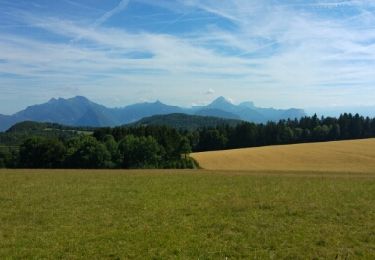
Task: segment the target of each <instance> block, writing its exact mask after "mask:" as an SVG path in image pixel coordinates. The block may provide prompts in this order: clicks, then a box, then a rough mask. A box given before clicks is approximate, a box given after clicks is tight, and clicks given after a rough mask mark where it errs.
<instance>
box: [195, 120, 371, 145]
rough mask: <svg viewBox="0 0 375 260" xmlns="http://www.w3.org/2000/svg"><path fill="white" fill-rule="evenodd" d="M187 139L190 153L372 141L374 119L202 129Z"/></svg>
mask: <svg viewBox="0 0 375 260" xmlns="http://www.w3.org/2000/svg"><path fill="white" fill-rule="evenodd" d="M190 135H191V138H190V140H191V143H192V147H193V151H210V150H220V149H235V148H245V147H256V146H266V145H278V144H294V143H308V142H324V141H336V140H348V139H360V138H370V137H375V119H374V118H373V119H370V118H368V117H366V118H365V117H362V116H359V115H358V114H356V115H352V114H343V115H341V116H340V117H339V118H332V117H326V118H325V117H322V118H319V117H317V116H316V115H314V116H312V117H303V118H301V119H299V120H297V119H295V120H281V121H279V122H278V123H275V122H269V123H267V124H253V123H243V124H239V125H237V126H235V127H227V126H220V127H216V128H205V129H200V130H198V131H197V132H196V133H194V132H193V133H190Z"/></svg>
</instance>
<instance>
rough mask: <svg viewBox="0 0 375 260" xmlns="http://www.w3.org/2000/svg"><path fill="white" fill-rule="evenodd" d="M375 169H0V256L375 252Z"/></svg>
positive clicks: (369, 255)
mask: <svg viewBox="0 0 375 260" xmlns="http://www.w3.org/2000/svg"><path fill="white" fill-rule="evenodd" d="M374 205H375V175H373V174H371V173H357V174H351V173H342V174H340V173H337V172H336V173H329V172H327V173H322V172H266V171H264V172H245V171H238V172H237V171H207V170H196V171H194V170H188V171H182V170H180V171H178V170H170V171H147V170H145V171H142V170H140V171H105V170H103V171H99V170H98V171H89V170H66V171H65V170H60V171H59V170H56V171H54V170H2V171H0V209H1V210H0V258H1V259H4V258H38V259H39V258H48V259H50V258H69V259H77V258H86V259H93V258H94V259H95V258H104V259H150V258H152V259H170V258H178V259H226V258H228V259H238V258H251V259H359V258H362V259H373V257H374V256H375V206H374Z"/></svg>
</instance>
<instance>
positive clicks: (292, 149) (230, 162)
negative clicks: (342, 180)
mask: <svg viewBox="0 0 375 260" xmlns="http://www.w3.org/2000/svg"><path fill="white" fill-rule="evenodd" d="M374 147H375V139H362V140H352V141H337V142H325V143H307V144H295V145H281V146H266V147H257V148H246V149H236V150H227V151H215V152H203V153H194V154H192V155H191V156H192V157H193V158H194V159H195V160H197V161H198V163H199V165H200V166H201V167H202V168H204V169H207V170H238V171H242V170H244V171H247V170H254V171H263V170H264V171H339V172H372V173H375V149H374Z"/></svg>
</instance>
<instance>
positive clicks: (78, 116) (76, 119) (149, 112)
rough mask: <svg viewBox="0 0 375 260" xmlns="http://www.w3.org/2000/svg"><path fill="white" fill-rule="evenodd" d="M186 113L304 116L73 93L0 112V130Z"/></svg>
mask: <svg viewBox="0 0 375 260" xmlns="http://www.w3.org/2000/svg"><path fill="white" fill-rule="evenodd" d="M176 113H178V114H188V115H197V116H211V117H219V118H226V119H236V120H244V121H249V122H254V123H265V122H267V121H278V120H281V119H287V118H292V119H294V118H300V117H303V116H305V115H306V114H305V112H304V110H302V109H295V108H291V109H285V110H284V109H274V108H259V107H256V106H255V105H254V104H253V103H252V102H244V103H241V104H239V105H235V104H233V103H231V102H230V101H228V100H227V99H225V98H224V97H219V98H217V99H216V100H214V101H213V102H212V103H211V104H209V105H207V106H193V107H191V108H182V107H178V106H170V105H167V104H163V103H162V102H160V101H156V102H153V103H148V102H146V103H139V104H134V105H129V106H125V107H122V108H108V107H105V106H103V105H100V104H97V103H94V102H92V101H90V100H89V99H87V98H85V97H82V96H76V97H73V98H69V99H64V98H58V99H56V98H52V99H51V100H49V101H48V102H46V103H43V104H39V105H33V106H29V107H27V108H26V109H24V110H22V111H19V112H17V113H15V114H13V115H1V114H0V131H5V130H7V129H8V128H9V127H11V126H12V125H14V124H16V123H18V122H22V121H36V122H52V123H59V124H63V125H70V126H91V127H104V126H118V125H124V124H130V123H134V122H136V121H138V120H140V119H142V118H144V117H150V116H154V115H167V114H176Z"/></svg>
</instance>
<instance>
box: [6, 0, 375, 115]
mask: <svg viewBox="0 0 375 260" xmlns="http://www.w3.org/2000/svg"><path fill="white" fill-rule="evenodd" d="M0 17H1V18H0V113H1V114H11V113H14V112H16V111H18V110H20V109H23V108H25V107H26V106H29V105H33V104H36V103H43V102H46V101H48V100H49V99H50V98H52V97H65V98H67V97H73V96H76V95H83V96H86V97H88V98H89V99H91V100H93V101H95V102H98V103H101V104H104V105H106V106H109V107H121V106H124V105H127V104H131V103H137V102H145V101H154V100H161V101H163V102H164V103H168V104H173V105H180V106H191V105H201V104H207V103H209V102H210V101H212V100H213V99H214V98H216V97H218V96H225V97H227V98H228V99H231V100H233V102H235V103H239V102H241V101H250V100H251V101H254V102H255V104H256V105H258V106H262V107H277V108H288V107H299V108H309V107H310V108H311V107H336V106H339V107H340V106H348V107H349V106H350V107H355V106H373V105H375V1H373V0H348V1H346V0H340V1H339V0H310V1H307V0H294V1H291V0H285V1H282V0H222V1H218V0H56V1H50V0H17V1H15V0H0Z"/></svg>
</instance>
